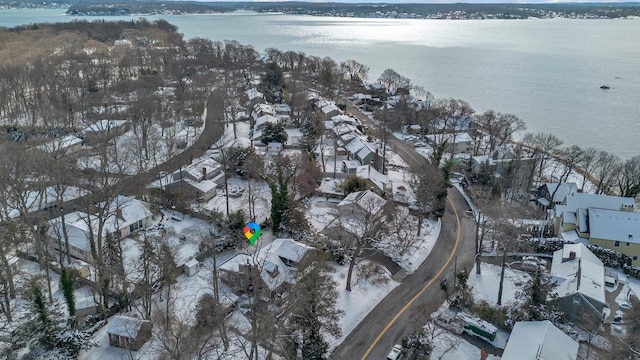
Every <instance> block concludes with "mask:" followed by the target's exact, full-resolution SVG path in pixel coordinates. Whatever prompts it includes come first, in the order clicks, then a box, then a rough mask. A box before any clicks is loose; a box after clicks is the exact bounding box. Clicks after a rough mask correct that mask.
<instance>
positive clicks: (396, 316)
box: [360, 198, 460, 360]
mask: <svg viewBox="0 0 640 360" xmlns="http://www.w3.org/2000/svg"><path fill="white" fill-rule="evenodd" d="M447 200H448V201H449V204H451V207H452V208H453V213H454V214H455V215H456V223H457V231H456V243H455V245H454V246H453V251H452V252H451V254H450V255H449V259H447V262H446V263H445V264H444V266H443V267H442V268H441V269H440V271H438V273H437V274H436V276H434V277H433V279H431V281H429V282H428V283H427V284H426V285H425V286H424V287H423V288H422V289H421V290H420V291H419V292H418V293H417V294H416V295H415V296H414V297H413V298H412V299H411V300H409V302H408V303H407V304H406V305H405V306H404V307H403V308H402V309H400V311H398V313H397V314H396V315H395V316H394V317H393V319H391V321H389V323H388V324H387V325H386V326H385V327H384V329H382V331H381V332H380V334H378V336H377V337H376V339H375V340H374V341H373V343H372V344H371V346H369V349H367V352H365V353H364V355H362V358H361V359H360V360H365V359H366V358H367V356H369V354H370V353H371V351H372V350H373V348H374V347H376V345H378V342H380V339H382V337H383V336H384V334H386V333H387V331H388V330H389V328H391V326H393V324H394V323H395V322H396V320H398V318H399V317H400V316H402V314H404V312H405V311H407V309H408V308H409V306H411V305H413V303H414V302H415V301H416V300H418V298H419V297H420V295H422V294H423V293H424V292H425V291H426V290H427V289H428V288H429V287H430V286H431V285H433V283H434V282H435V281H436V279H439V278H440V276H442V273H443V272H444V271H445V270H446V269H447V267H448V266H449V264H451V261H452V260H453V258H454V256H455V254H456V251H457V250H458V243H459V242H460V217H459V216H458V211H457V210H456V207H455V205H453V201H451V198H447Z"/></svg>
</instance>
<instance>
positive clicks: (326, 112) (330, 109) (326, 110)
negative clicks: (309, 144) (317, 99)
mask: <svg viewBox="0 0 640 360" xmlns="http://www.w3.org/2000/svg"><path fill="white" fill-rule="evenodd" d="M320 111H321V112H322V115H323V116H324V119H325V120H330V119H331V118H332V117H334V116H336V115H338V114H340V108H339V107H338V106H337V105H336V104H329V105H325V106H323V107H322V108H321V109H320Z"/></svg>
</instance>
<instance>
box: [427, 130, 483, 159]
mask: <svg viewBox="0 0 640 360" xmlns="http://www.w3.org/2000/svg"><path fill="white" fill-rule="evenodd" d="M425 139H426V140H427V143H429V144H430V145H431V146H433V147H437V146H439V145H440V144H441V143H442V142H444V140H447V146H446V147H445V151H446V152H448V153H454V154H460V153H463V154H470V153H471V152H473V138H471V135H469V134H468V133H466V132H461V133H455V134H436V135H427V136H425Z"/></svg>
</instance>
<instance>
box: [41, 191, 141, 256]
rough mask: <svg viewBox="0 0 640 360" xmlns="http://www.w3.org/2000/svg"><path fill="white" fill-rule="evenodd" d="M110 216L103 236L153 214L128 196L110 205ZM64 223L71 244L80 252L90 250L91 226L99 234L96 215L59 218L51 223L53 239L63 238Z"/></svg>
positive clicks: (119, 198) (81, 213) (78, 212)
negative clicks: (63, 223)
mask: <svg viewBox="0 0 640 360" xmlns="http://www.w3.org/2000/svg"><path fill="white" fill-rule="evenodd" d="M109 212H110V215H109V216H108V217H107V219H106V220H105V221H104V226H103V228H102V233H103V234H102V235H103V236H106V235H107V234H110V233H114V232H116V231H117V230H119V229H124V228H127V227H129V225H131V224H134V223H137V222H138V221H141V220H144V219H147V218H149V217H151V216H152V215H153V214H152V213H151V211H150V210H149V209H148V208H147V206H146V204H145V203H143V202H142V201H139V200H136V199H134V198H130V197H127V196H118V197H117V198H116V199H115V200H114V201H113V202H112V203H111V204H109ZM62 221H64V222H65V223H66V227H67V234H68V236H69V243H70V244H71V245H73V246H74V247H76V248H78V249H80V250H89V248H90V247H89V236H90V234H91V232H90V231H89V225H88V224H91V227H92V228H93V234H94V235H95V234H97V232H98V218H97V217H96V216H95V215H88V214H87V213H84V212H80V211H75V212H72V213H69V214H66V215H64V217H62V216H61V217H57V218H54V219H52V220H50V221H49V223H50V224H51V226H50V227H49V229H48V231H47V233H48V234H49V236H51V237H53V238H57V237H58V236H62V234H63V232H62Z"/></svg>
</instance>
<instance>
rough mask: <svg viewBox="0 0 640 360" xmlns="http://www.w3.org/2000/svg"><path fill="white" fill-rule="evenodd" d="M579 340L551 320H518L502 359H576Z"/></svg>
mask: <svg viewBox="0 0 640 360" xmlns="http://www.w3.org/2000/svg"><path fill="white" fill-rule="evenodd" d="M578 346H579V345H578V342H577V341H575V340H573V339H572V338H571V337H569V335H567V334H565V333H564V332H562V330H560V329H558V328H557V327H555V325H553V323H552V322H551V321H549V320H544V321H518V322H516V324H515V325H514V327H513V330H512V331H511V335H510V336H509V340H508V341H507V346H506V347H505V348H504V352H503V353H502V360H542V359H545V360H546V359H548V360H551V359H558V360H560V359H561V360H576V359H577V358H578Z"/></svg>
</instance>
